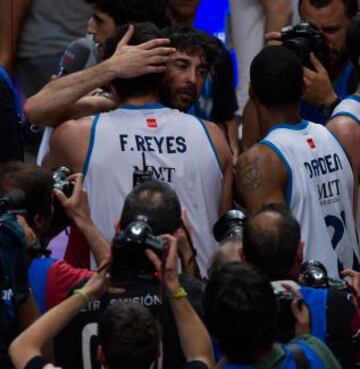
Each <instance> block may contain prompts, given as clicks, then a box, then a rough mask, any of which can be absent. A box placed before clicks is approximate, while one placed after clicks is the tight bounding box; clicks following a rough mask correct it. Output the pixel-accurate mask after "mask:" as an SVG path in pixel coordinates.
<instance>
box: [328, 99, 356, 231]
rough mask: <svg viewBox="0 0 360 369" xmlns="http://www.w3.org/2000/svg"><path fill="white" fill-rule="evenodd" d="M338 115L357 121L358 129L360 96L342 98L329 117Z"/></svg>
mask: <svg viewBox="0 0 360 369" xmlns="http://www.w3.org/2000/svg"><path fill="white" fill-rule="evenodd" d="M339 116H346V117H349V118H351V119H353V120H354V121H355V122H357V123H358V125H359V128H358V129H360V96H359V95H350V96H348V97H347V98H346V99H344V100H342V101H341V102H340V104H339V105H338V106H337V107H336V108H335V110H334V112H333V114H332V116H331V118H334V117H339ZM359 145H360V142H359ZM356 228H357V230H358V232H360V186H359V188H358V201H357V212H356Z"/></svg>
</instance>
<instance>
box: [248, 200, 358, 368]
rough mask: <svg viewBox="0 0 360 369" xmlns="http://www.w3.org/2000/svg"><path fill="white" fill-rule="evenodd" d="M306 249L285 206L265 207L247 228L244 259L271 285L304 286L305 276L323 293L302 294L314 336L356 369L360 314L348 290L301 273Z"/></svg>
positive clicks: (308, 291) (315, 275)
mask: <svg viewBox="0 0 360 369" xmlns="http://www.w3.org/2000/svg"><path fill="white" fill-rule="evenodd" d="M303 246H304V244H303V243H302V242H301V241H300V226H299V224H298V222H297V221H296V219H295V218H294V217H293V216H292V214H291V213H290V212H289V211H288V210H287V209H286V208H285V207H284V206H281V205H272V204H270V205H266V206H263V207H262V208H261V209H259V210H257V211H255V212H254V213H253V214H251V215H250V216H249V218H248V219H247V221H246V222H245V225H244V234H243V249H242V251H243V258H244V259H245V260H246V261H247V262H250V263H252V264H254V265H255V266H257V267H258V268H260V269H261V270H262V271H263V272H264V273H265V274H266V275H267V276H268V277H269V278H270V279H271V281H277V280H290V281H297V282H298V281H299V277H300V271H301V272H302V273H303V274H302V277H300V283H306V284H307V285H312V286H314V287H322V288H312V287H302V288H301V289H300V291H301V294H302V296H303V298H304V300H305V302H306V303H307V306H308V308H309V310H310V315H311V334H312V335H314V336H315V337H317V338H319V339H321V340H322V341H324V342H326V343H327V344H328V346H329V347H330V348H331V349H332V351H333V352H334V354H335V355H336V356H337V357H338V359H339V360H340V362H341V363H342V365H343V367H344V368H345V369H347V368H354V367H355V366H356V364H357V359H358V357H359V353H358V348H357V347H358V342H357V335H358V331H359V328H360V314H359V309H358V308H357V306H356V304H355V303H354V302H353V300H354V299H353V297H352V296H351V294H350V293H349V290H348V289H344V288H342V289H341V290H340V289H338V288H336V287H328V286H329V280H326V278H320V276H321V270H320V269H315V270H313V271H312V270H311V265H310V269H309V268H307V270H306V268H305V270H301V265H302V262H303ZM303 269H304V268H303ZM312 276H313V278H311V277H312ZM333 284H335V282H333ZM337 285H339V283H337Z"/></svg>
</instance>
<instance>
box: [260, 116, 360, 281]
mask: <svg viewBox="0 0 360 369" xmlns="http://www.w3.org/2000/svg"><path fill="white" fill-rule="evenodd" d="M261 143H262V144H265V145H267V146H268V147H270V148H271V149H273V150H274V151H275V153H276V154H277V155H278V156H279V158H280V159H281V160H282V162H283V163H284V165H285V167H286V170H287V175H288V186H287V194H286V202H287V204H288V206H289V207H290V209H291V210H292V212H293V214H294V216H295V217H296V219H297V220H298V221H299V223H300V226H301V238H302V240H303V241H304V242H305V249H304V259H305V260H310V259H314V260H318V261H320V262H321V263H323V264H324V265H325V267H326V269H327V271H328V274H329V276H331V277H338V272H339V271H340V270H341V269H342V268H353V267H355V268H357V267H358V265H357V262H358V260H359V259H360V258H359V249H358V244H357V238H356V230H355V222H354V217H353V213H352V202H353V174H352V170H351V167H350V163H349V160H348V158H347V156H346V154H345V152H344V150H343V149H342V147H341V146H340V144H339V143H338V141H337V140H336V138H335V137H334V136H333V135H332V134H331V133H330V132H329V131H328V130H327V129H326V128H325V127H323V126H322V125H319V124H315V123H309V122H308V121H302V122H300V123H299V124H296V125H289V124H279V125H277V126H275V127H273V128H272V129H271V130H270V132H269V133H268V135H267V136H266V137H265V139H264V140H263V141H261Z"/></svg>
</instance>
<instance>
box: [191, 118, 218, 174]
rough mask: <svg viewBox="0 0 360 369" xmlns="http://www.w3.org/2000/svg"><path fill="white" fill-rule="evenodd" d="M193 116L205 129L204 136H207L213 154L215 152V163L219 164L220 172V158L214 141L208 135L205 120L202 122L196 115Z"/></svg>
mask: <svg viewBox="0 0 360 369" xmlns="http://www.w3.org/2000/svg"><path fill="white" fill-rule="evenodd" d="M194 118H195V119H196V120H198V121H199V122H200V124H201V125H202V127H203V128H204V131H205V133H206V136H207V138H208V140H209V142H210V146H211V147H212V149H213V151H214V154H215V157H216V160H217V163H218V164H219V168H220V170H221V172H222V171H223V167H222V164H221V160H220V158H219V154H218V152H217V150H216V147H215V144H214V142H213V140H212V138H211V136H210V133H209V131H208V129H207V127H206V124H205V122H204V121H203V120H202V119H200V118H198V117H194Z"/></svg>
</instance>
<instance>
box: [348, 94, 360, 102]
mask: <svg viewBox="0 0 360 369" xmlns="http://www.w3.org/2000/svg"><path fill="white" fill-rule="evenodd" d="M346 99H350V100H354V101H357V102H359V103H360V96H359V95H350V96H348V97H347V98H346Z"/></svg>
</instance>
